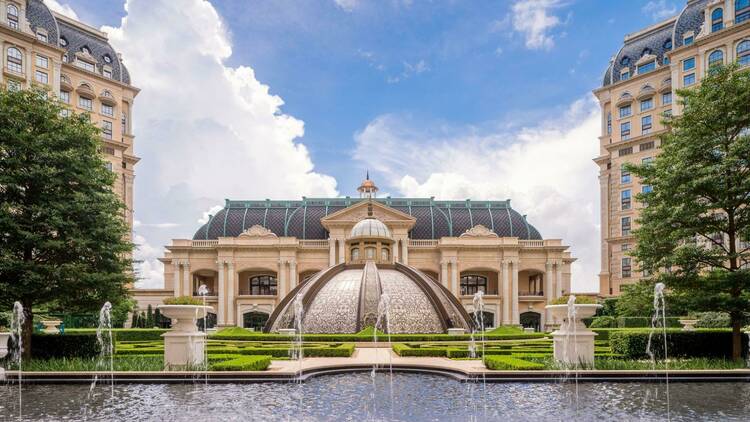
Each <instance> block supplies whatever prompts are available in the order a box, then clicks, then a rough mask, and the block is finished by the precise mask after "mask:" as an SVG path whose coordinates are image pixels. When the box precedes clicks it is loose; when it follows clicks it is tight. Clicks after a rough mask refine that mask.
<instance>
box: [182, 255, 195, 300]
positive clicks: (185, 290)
mask: <svg viewBox="0 0 750 422" xmlns="http://www.w3.org/2000/svg"><path fill="white" fill-rule="evenodd" d="M191 278H192V277H190V261H184V262H183V263H182V283H183V285H182V294H183V295H185V296H192V295H193V286H192V284H193V280H192V279H191Z"/></svg>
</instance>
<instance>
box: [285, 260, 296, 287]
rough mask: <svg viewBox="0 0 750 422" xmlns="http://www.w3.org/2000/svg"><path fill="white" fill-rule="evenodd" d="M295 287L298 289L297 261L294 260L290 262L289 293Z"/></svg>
mask: <svg viewBox="0 0 750 422" xmlns="http://www.w3.org/2000/svg"><path fill="white" fill-rule="evenodd" d="M295 287H297V260H296V259H292V260H290V261H289V289H288V290H289V292H291V291H292V289H293V288H295ZM287 293H288V292H287Z"/></svg>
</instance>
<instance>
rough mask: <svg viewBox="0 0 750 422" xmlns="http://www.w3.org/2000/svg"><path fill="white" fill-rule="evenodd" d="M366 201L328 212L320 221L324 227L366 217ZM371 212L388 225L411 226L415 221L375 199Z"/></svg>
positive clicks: (354, 221) (347, 223) (348, 223)
mask: <svg viewBox="0 0 750 422" xmlns="http://www.w3.org/2000/svg"><path fill="white" fill-rule="evenodd" d="M368 203H369V202H368V201H361V202H358V203H356V204H354V205H352V206H350V207H347V208H344V209H343V210H339V211H336V212H335V213H333V214H329V215H328V216H326V217H324V218H323V219H321V220H320V221H321V223H323V226H324V227H326V228H329V227H332V226H341V225H351V224H353V223H356V222H358V221H360V220H363V219H365V218H366V217H367V213H368V211H367V207H368ZM372 214H373V216H374V217H375V218H377V219H378V220H380V221H382V222H384V223H386V224H388V225H405V226H408V227H409V228H411V227H412V226H413V225H414V224H415V223H416V222H417V219H416V218H414V217H412V216H410V215H409V214H406V213H404V212H401V211H399V210H397V209H394V208H391V207H389V206H387V205H384V204H381V203H380V202H377V201H372Z"/></svg>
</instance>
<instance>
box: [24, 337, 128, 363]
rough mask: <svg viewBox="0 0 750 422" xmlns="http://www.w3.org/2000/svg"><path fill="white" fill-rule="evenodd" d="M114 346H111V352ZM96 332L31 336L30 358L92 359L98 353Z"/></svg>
mask: <svg viewBox="0 0 750 422" xmlns="http://www.w3.org/2000/svg"><path fill="white" fill-rule="evenodd" d="M114 349H115V345H114V344H113V345H112V350H113V352H114V351H115V350H114ZM100 350H101V349H100V348H99V343H98V342H97V340H96V332H91V333H66V334H32V336H31V357H32V358H34V359H51V358H74V357H75V358H94V357H97V356H99V353H100Z"/></svg>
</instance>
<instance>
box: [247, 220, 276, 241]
mask: <svg viewBox="0 0 750 422" xmlns="http://www.w3.org/2000/svg"><path fill="white" fill-rule="evenodd" d="M237 237H239V238H250V239H275V238H277V237H278V236H276V234H275V233H274V232H272V231H271V230H269V229H267V228H265V227H263V226H261V225H259V224H256V225H254V226H252V227H250V228H248V229H247V230H245V231H244V232H242V233H240V234H239V236H237Z"/></svg>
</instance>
